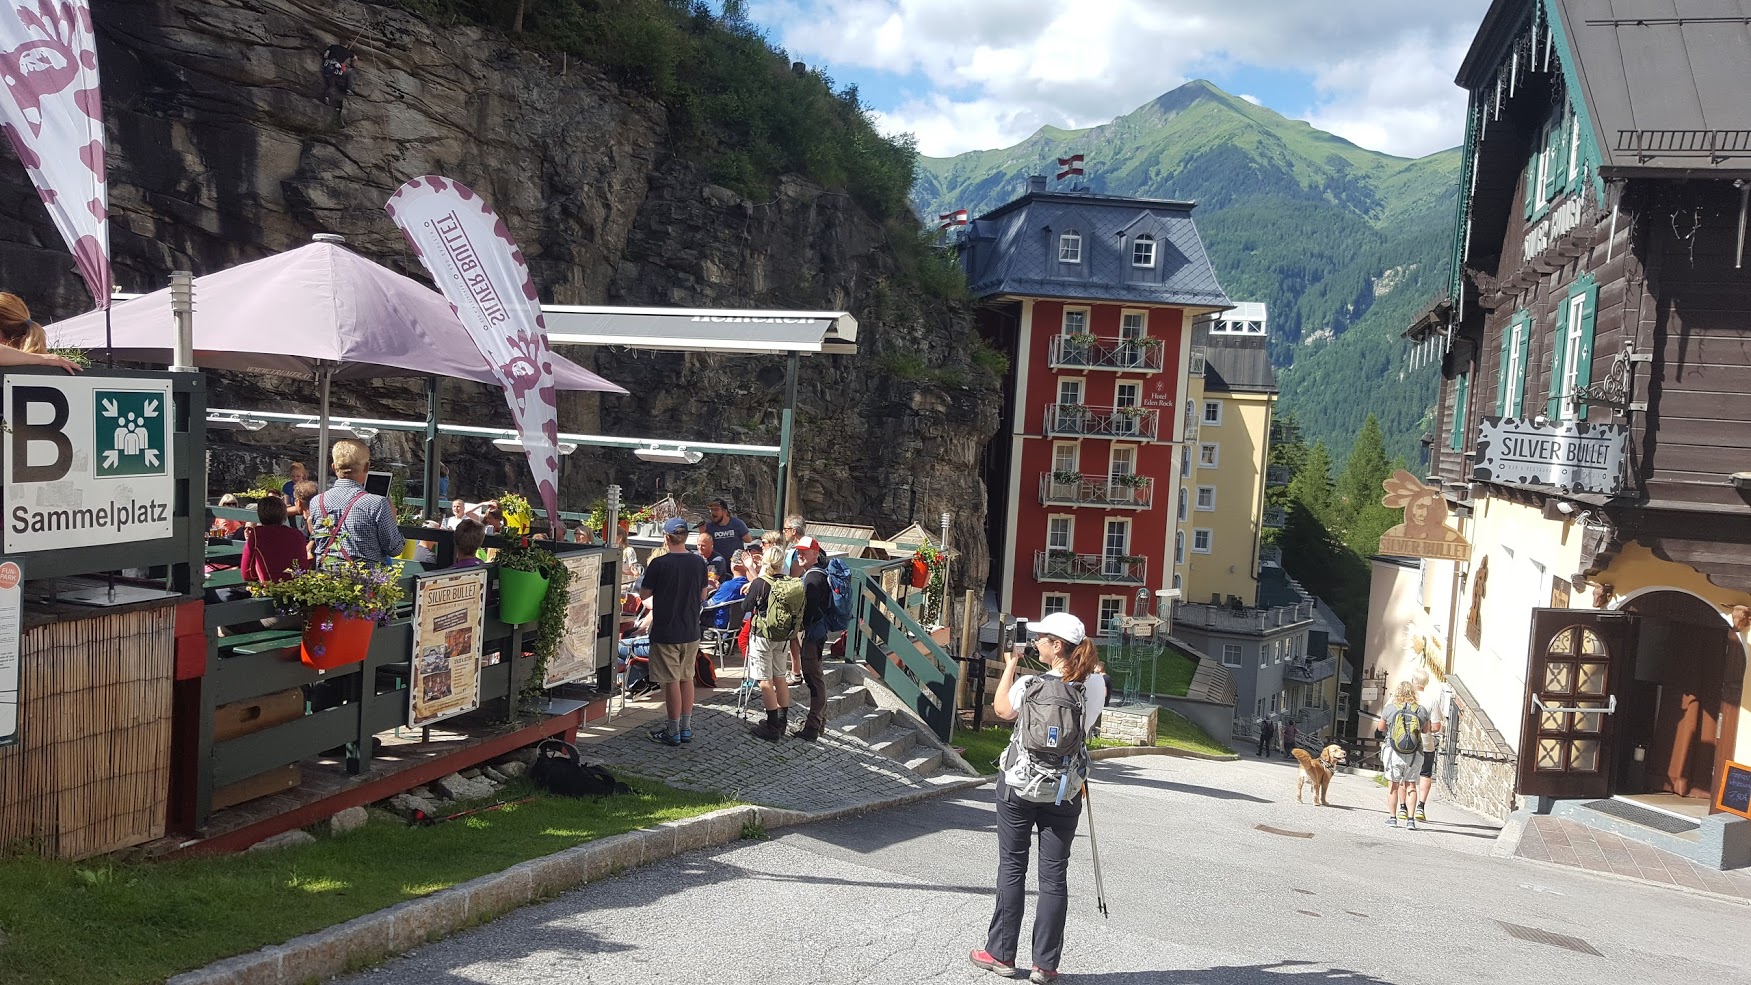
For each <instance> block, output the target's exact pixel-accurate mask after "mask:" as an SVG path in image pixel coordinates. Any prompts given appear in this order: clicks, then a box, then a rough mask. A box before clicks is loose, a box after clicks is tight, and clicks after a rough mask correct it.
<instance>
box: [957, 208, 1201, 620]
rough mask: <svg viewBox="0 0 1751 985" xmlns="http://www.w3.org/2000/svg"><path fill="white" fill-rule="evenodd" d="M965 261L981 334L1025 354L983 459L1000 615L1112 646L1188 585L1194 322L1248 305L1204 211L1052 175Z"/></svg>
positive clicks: (1015, 362) (977, 223)
mask: <svg viewBox="0 0 1751 985" xmlns="http://www.w3.org/2000/svg"><path fill="white" fill-rule="evenodd" d="M960 249H961V257H962V262H963V264H964V265H965V267H966V270H967V279H968V284H969V287H970V288H971V290H972V293H973V295H974V297H975V298H977V299H978V301H979V310H978V316H977V318H978V326H979V331H980V334H981V335H982V336H983V337H984V338H985V339H986V340H987V341H988V342H989V343H991V344H992V345H994V346H996V347H997V348H998V350H999V351H1002V352H1004V353H1006V354H1007V355H1008V356H1009V359H1010V372H1009V377H1008V379H1007V380H1006V381H1005V400H1004V411H1003V415H1002V427H1001V430H1000V431H999V434H998V436H997V437H996V438H995V439H994V440H993V441H992V442H991V443H990V445H989V446H988V447H987V450H986V457H985V463H984V468H985V479H986V488H987V489H988V490H989V494H990V510H989V516H990V525H989V528H988V531H987V535H988V538H989V540H990V545H991V556H992V559H993V580H994V581H995V582H996V587H997V591H998V596H999V598H998V604H999V606H1000V607H1001V609H1002V611H1004V612H1009V613H1014V614H1017V615H1021V616H1024V617H1030V618H1037V617H1038V616H1041V615H1044V614H1046V613H1048V612H1054V611H1060V610H1063V611H1068V612H1071V613H1073V614H1075V615H1076V616H1078V617H1080V618H1081V619H1082V620H1083V622H1084V623H1085V624H1086V625H1087V626H1088V628H1089V631H1090V632H1092V633H1103V632H1105V630H1106V627H1107V625H1108V624H1109V623H1110V622H1111V621H1112V620H1113V619H1115V618H1117V617H1120V616H1124V615H1127V614H1135V613H1136V612H1137V609H1138V606H1139V596H1140V595H1141V596H1142V602H1143V605H1144V606H1145V607H1147V606H1150V605H1151V604H1152V603H1153V599H1154V598H1155V596H1156V594H1157V593H1158V592H1161V591H1163V590H1167V589H1171V588H1174V587H1177V581H1176V578H1175V575H1176V571H1175V568H1176V561H1175V556H1174V547H1175V544H1174V534H1175V531H1176V530H1177V528H1178V523H1177V519H1176V510H1177V503H1178V500H1179V498H1180V484H1181V479H1182V477H1183V474H1184V473H1185V472H1187V471H1189V469H1190V462H1189V459H1188V456H1187V446H1186V443H1185V438H1186V434H1185V430H1186V426H1187V420H1188V407H1187V388H1186V376H1187V373H1188V371H1195V372H1198V373H1200V374H1201V373H1202V372H1203V368H1202V366H1195V365H1194V363H1195V361H1196V360H1195V359H1194V354H1193V351H1192V345H1191V338H1192V320H1193V319H1194V318H1196V317H1198V316H1200V315H1206V314H1211V313H1214V312H1217V311H1221V310H1224V309H1227V308H1229V307H1232V302H1230V301H1229V300H1228V296H1227V294H1226V293H1224V292H1223V290H1222V286H1221V284H1220V283H1218V282H1217V279H1216V274H1215V271H1214V270H1212V269H1211V267H1210V261H1209V258H1208V257H1207V256H1206V255H1205V253H1204V244H1203V241H1202V240H1201V239H1200V238H1199V236H1198V230H1197V227H1196V225H1194V224H1193V222H1192V205H1191V203H1189V202H1171V201H1159V200H1153V199H1137V198H1119V197H1114V196H1108V195H1098V194H1093V193H1088V192H1048V191H1046V190H1045V180H1044V179H1043V178H1038V177H1036V178H1032V179H1030V181H1029V187H1028V190H1027V192H1026V193H1025V194H1023V195H1022V196H1021V197H1020V198H1018V199H1016V200H1015V201H1012V202H1010V203H1008V204H1006V205H1003V206H1000V207H999V208H997V209H994V210H992V211H991V212H989V213H987V214H985V215H982V216H980V217H979V218H978V219H976V220H974V221H973V222H972V223H971V224H970V225H969V226H968V228H967V230H966V232H965V233H964V235H963V238H962V240H961V244H960ZM1182 561H1183V559H1182Z"/></svg>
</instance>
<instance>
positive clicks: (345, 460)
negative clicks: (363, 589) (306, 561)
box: [310, 438, 407, 565]
mask: <svg viewBox="0 0 1751 985" xmlns="http://www.w3.org/2000/svg"><path fill="white" fill-rule="evenodd" d="M329 459H330V461H331V462H332V463H333V465H334V485H332V486H329V487H328V490H327V491H326V492H324V493H322V494H320V495H318V496H317V497H316V498H315V499H314V500H312V501H311V503H310V529H311V538H310V543H311V552H312V553H311V557H312V558H313V559H314V560H315V562H316V563H317V564H318V565H328V564H337V563H340V562H343V561H362V562H364V563H366V564H385V563H388V562H390V561H393V560H394V559H395V557H396V556H397V555H399V554H400V553H401V552H402V549H403V548H404V547H406V546H407V542H406V539H405V538H404V537H402V536H401V530H400V528H399V527H397V526H396V525H395V507H394V505H392V504H391V503H390V502H389V500H388V498H387V497H384V496H379V495H377V494H376V493H372V492H366V491H365V476H366V474H367V473H368V472H370V471H371V450H370V449H369V448H367V447H366V446H365V443H364V442H363V441H360V440H358V439H356V438H342V439H341V440H339V441H337V442H335V443H334V448H333V449H332V453H331V454H330V456H329Z"/></svg>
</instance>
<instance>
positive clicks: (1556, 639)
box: [1520, 609, 1636, 798]
mask: <svg viewBox="0 0 1751 985" xmlns="http://www.w3.org/2000/svg"><path fill="white" fill-rule="evenodd" d="M1635 631H1636V617H1635V616H1632V615H1630V614H1628V613H1624V612H1586V611H1580V610H1574V609H1534V610H1532V645H1531V652H1530V654H1529V655H1528V660H1527V674H1526V708H1525V713H1524V715H1523V717H1522V720H1521V721H1522V724H1521V729H1520V793H1522V794H1525V795H1528V796H1543V797H1561V798H1570V797H1589V798H1592V797H1608V796H1610V795H1611V788H1612V779H1613V772H1612V767H1613V764H1614V762H1615V760H1616V751H1617V750H1616V734H1617V705H1618V693H1617V692H1618V691H1619V690H1620V688H1621V687H1622V686H1623V685H1624V684H1626V683H1627V678H1628V676H1629V669H1630V664H1629V658H1630V654H1631V653H1632V651H1633V649H1634V645H1635Z"/></svg>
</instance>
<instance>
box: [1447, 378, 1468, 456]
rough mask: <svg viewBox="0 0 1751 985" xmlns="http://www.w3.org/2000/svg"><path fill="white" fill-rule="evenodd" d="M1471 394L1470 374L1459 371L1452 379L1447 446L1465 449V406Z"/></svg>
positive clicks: (1460, 449) (1455, 449) (1454, 448)
mask: <svg viewBox="0 0 1751 985" xmlns="http://www.w3.org/2000/svg"><path fill="white" fill-rule="evenodd" d="M1470 395H1471V374H1470V373H1461V374H1460V375H1459V376H1456V377H1454V379H1453V429H1452V431H1451V433H1449V434H1448V435H1447V447H1449V448H1451V449H1453V450H1454V451H1463V450H1465V407H1466V403H1467V400H1466V398H1467V397H1469V396H1470Z"/></svg>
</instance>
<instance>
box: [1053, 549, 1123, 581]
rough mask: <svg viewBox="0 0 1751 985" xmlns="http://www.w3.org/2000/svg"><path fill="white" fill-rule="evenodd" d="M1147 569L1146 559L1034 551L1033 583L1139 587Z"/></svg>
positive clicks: (1116, 555) (1117, 555)
mask: <svg viewBox="0 0 1751 985" xmlns="http://www.w3.org/2000/svg"><path fill="white" fill-rule="evenodd" d="M1148 567H1149V562H1148V560H1147V559H1145V558H1141V557H1137V556H1135V555H1125V554H1076V553H1074V552H1071V551H1035V552H1034V580H1035V581H1074V582H1089V583H1093V584H1099V585H1141V584H1143V579H1144V576H1145V573H1146V569H1147V568H1148Z"/></svg>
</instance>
